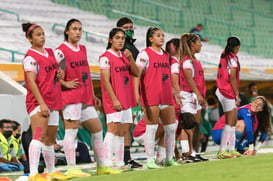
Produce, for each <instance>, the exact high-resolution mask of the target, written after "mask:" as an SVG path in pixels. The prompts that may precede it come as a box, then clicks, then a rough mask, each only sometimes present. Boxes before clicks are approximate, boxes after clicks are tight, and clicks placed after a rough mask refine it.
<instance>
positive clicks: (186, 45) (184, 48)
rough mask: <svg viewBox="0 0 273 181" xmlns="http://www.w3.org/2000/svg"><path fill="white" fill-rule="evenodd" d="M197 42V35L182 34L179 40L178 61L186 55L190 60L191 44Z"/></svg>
mask: <svg viewBox="0 0 273 181" xmlns="http://www.w3.org/2000/svg"><path fill="white" fill-rule="evenodd" d="M196 40H198V35H196V34H193V33H184V34H183V35H182V36H181V38H180V47H179V49H180V60H182V59H183V58H184V57H185V56H186V55H187V56H188V57H189V58H190V59H191V60H192V59H193V58H195V57H194V55H193V54H192V52H191V43H192V42H194V43H195V42H196Z"/></svg>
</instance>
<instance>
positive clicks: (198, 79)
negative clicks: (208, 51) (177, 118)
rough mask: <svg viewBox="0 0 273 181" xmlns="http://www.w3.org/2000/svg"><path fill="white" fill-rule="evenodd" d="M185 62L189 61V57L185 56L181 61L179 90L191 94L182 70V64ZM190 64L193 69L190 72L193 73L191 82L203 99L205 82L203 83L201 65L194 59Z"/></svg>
mask: <svg viewBox="0 0 273 181" xmlns="http://www.w3.org/2000/svg"><path fill="white" fill-rule="evenodd" d="M186 60H189V57H188V56H187V55H186V56H185V57H184V58H183V59H182V61H181V69H180V72H179V85H180V90H181V91H185V92H193V91H192V89H191V88H190V86H189V84H188V81H187V80H186V77H185V73H184V69H183V63H184V62H185V61H186ZM191 63H192V64H193V68H194V70H192V71H194V77H193V80H194V82H195V84H196V87H197V88H198V90H199V92H200V94H201V95H202V96H203V97H206V82H205V78H204V70H203V67H202V65H201V63H200V62H199V61H198V60H196V59H193V60H192V61H191Z"/></svg>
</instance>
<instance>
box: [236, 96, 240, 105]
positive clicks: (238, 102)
mask: <svg viewBox="0 0 273 181" xmlns="http://www.w3.org/2000/svg"><path fill="white" fill-rule="evenodd" d="M235 104H236V106H239V105H240V99H239V96H236V97H235Z"/></svg>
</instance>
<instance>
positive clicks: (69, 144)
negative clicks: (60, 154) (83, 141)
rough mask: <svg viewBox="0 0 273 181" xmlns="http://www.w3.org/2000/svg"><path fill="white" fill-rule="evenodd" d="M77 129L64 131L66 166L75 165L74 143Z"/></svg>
mask: <svg viewBox="0 0 273 181" xmlns="http://www.w3.org/2000/svg"><path fill="white" fill-rule="evenodd" d="M77 133H78V129H66V130H65V135H64V152H65V158H66V161H67V165H68V166H69V167H71V166H75V165H76V142H77Z"/></svg>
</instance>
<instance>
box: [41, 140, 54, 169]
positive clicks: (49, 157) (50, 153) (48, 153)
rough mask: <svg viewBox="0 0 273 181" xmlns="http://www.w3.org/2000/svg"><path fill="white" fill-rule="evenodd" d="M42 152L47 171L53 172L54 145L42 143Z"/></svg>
mask: <svg viewBox="0 0 273 181" xmlns="http://www.w3.org/2000/svg"><path fill="white" fill-rule="evenodd" d="M42 152H43V156H44V160H45V163H46V168H47V170H48V173H53V172H54V171H55V154H54V146H53V145H51V146H46V145H44V144H43V146H42Z"/></svg>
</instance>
